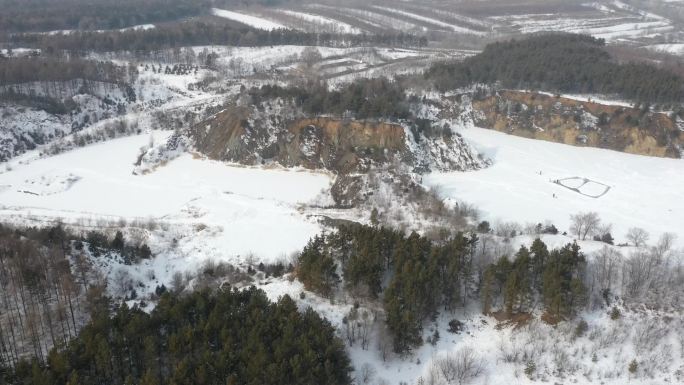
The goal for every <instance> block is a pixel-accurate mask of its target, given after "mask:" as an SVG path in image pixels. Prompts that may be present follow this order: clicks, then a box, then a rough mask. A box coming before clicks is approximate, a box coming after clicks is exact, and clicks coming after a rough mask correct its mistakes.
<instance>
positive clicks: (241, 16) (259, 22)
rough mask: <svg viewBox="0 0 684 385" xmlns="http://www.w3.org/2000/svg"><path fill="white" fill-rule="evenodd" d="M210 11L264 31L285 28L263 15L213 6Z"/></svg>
mask: <svg viewBox="0 0 684 385" xmlns="http://www.w3.org/2000/svg"><path fill="white" fill-rule="evenodd" d="M212 13H213V14H214V15H215V16H218V17H223V18H225V19H230V20H234V21H237V22H239V23H242V24H246V25H248V26H250V27H254V28H256V29H263V30H266V31H271V30H274V29H281V28H287V27H286V26H284V25H283V24H280V23H276V22H274V21H271V20H267V19H264V18H263V17H258V16H253V15H248V14H246V13H239V12H233V11H227V10H225V9H218V8H213V9H212Z"/></svg>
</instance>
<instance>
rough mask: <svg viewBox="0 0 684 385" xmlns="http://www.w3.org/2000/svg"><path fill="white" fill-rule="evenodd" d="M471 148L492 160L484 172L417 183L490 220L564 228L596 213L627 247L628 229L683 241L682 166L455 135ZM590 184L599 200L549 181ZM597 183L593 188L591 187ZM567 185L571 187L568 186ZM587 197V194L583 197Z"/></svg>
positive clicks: (476, 131) (497, 136)
mask: <svg viewBox="0 0 684 385" xmlns="http://www.w3.org/2000/svg"><path fill="white" fill-rule="evenodd" d="M458 132H460V133H461V135H463V137H465V138H466V140H468V141H469V142H470V143H471V144H472V145H473V146H475V148H476V149H478V150H479V151H480V152H481V153H483V154H485V155H486V156H487V157H489V158H490V159H492V161H493V165H492V166H491V167H489V168H486V169H483V170H479V171H474V172H465V173H433V174H431V175H428V176H426V177H425V178H424V183H425V184H426V185H427V186H431V187H435V188H437V189H438V190H439V191H440V194H441V195H442V196H443V197H445V198H448V199H456V200H461V201H465V202H470V203H472V204H474V205H476V206H477V207H479V208H480V209H481V210H482V212H483V214H484V216H485V217H486V218H487V219H488V220H490V221H492V222H496V221H497V220H501V221H517V222H522V224H523V225H524V223H525V222H531V223H539V222H541V223H543V222H544V221H546V220H550V221H551V222H553V223H554V224H555V225H556V227H558V229H560V230H561V231H568V229H569V227H570V215H572V214H576V213H578V212H586V211H595V212H597V213H598V214H599V216H600V217H601V219H602V220H603V221H604V222H606V223H610V224H612V225H613V231H612V234H613V236H614V237H615V238H616V241H617V242H619V243H622V242H626V239H625V235H626V234H627V231H628V229H629V228H630V227H641V228H643V229H646V230H647V231H648V232H650V233H651V235H652V236H653V238H657V237H658V236H660V234H662V233H664V232H674V233H676V234H678V235H679V239H680V242H681V241H682V240H683V239H684V201H682V199H681V197H680V195H679V194H678V193H677V191H682V189H684V174H682V172H681V171H682V169H683V167H684V161H682V160H680V159H663V158H654V157H647V156H640V155H630V154H625V153H620V152H615V151H610V150H602V149H595V148H579V147H574V146H568V145H563V144H557V143H549V142H545V141H538V140H533V139H525V138H520V137H516V136H512V135H507V134H503V133H499V132H496V131H493V130H486V129H482V128H463V129H460V130H458ZM573 177H577V178H580V179H581V180H582V182H583V179H584V178H586V179H589V180H591V181H593V182H592V183H589V184H586V185H584V186H585V187H583V188H586V189H590V188H591V187H592V186H594V185H595V186H597V188H599V187H600V188H599V189H600V190H601V192H603V191H604V190H605V188H604V187H601V186H599V184H598V183H601V184H605V185H607V186H609V187H610V189H609V190H608V191H607V192H606V193H605V194H604V195H602V196H601V197H598V198H594V197H591V196H587V195H597V194H592V193H591V191H588V190H587V191H584V190H583V189H582V188H581V189H579V191H575V190H573V189H571V188H567V187H564V186H563V185H561V184H558V183H554V181H556V180H561V179H564V178H573ZM595 182H598V183H595ZM569 187H573V186H569ZM583 193H584V194H586V195H583Z"/></svg>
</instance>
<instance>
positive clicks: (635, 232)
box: [627, 227, 649, 247]
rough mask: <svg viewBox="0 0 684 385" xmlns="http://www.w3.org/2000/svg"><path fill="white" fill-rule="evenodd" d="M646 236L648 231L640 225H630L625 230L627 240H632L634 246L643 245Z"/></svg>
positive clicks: (647, 236) (646, 238) (646, 239)
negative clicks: (630, 226)
mask: <svg viewBox="0 0 684 385" xmlns="http://www.w3.org/2000/svg"><path fill="white" fill-rule="evenodd" d="M648 238H649V234H648V232H647V231H646V230H644V229H642V228H640V227H632V228H630V229H629V230H628V231H627V240H629V241H630V242H632V244H634V246H636V247H641V246H644V245H645V244H646V242H647V241H648Z"/></svg>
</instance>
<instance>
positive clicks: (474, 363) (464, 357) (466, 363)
mask: <svg viewBox="0 0 684 385" xmlns="http://www.w3.org/2000/svg"><path fill="white" fill-rule="evenodd" d="M432 365H433V366H434V368H435V369H436V373H438V374H439V377H440V378H441V380H442V381H443V383H446V384H449V385H452V384H458V385H465V384H468V383H470V382H471V381H472V380H474V379H475V378H477V376H479V375H480V374H482V371H483V367H482V364H481V362H480V359H479V357H477V355H476V354H475V351H474V350H473V349H472V348H470V347H464V348H462V349H460V350H458V351H457V352H456V353H453V354H447V355H446V356H444V357H441V358H437V359H436V360H434V361H433V363H432ZM431 373H434V372H433V371H431ZM431 377H432V376H431Z"/></svg>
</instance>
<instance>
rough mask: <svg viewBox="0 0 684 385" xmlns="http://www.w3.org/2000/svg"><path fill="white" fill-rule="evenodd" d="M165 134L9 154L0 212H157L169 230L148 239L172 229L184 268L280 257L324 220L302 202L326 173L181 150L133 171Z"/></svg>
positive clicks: (53, 216) (84, 218)
mask: <svg viewBox="0 0 684 385" xmlns="http://www.w3.org/2000/svg"><path fill="white" fill-rule="evenodd" d="M168 135H169V132H153V133H152V134H143V135H138V136H132V137H127V138H120V139H115V140H111V141H107V142H104V143H100V144H95V145H91V146H87V147H84V148H79V149H76V150H73V151H70V152H67V153H64V154H60V155H57V156H53V157H49V158H42V159H38V160H34V161H30V162H27V163H26V164H22V163H19V162H17V161H13V162H11V171H5V172H3V173H1V174H0V186H2V188H1V189H0V218H1V220H2V221H6V222H14V223H23V224H26V223H28V224H31V223H34V224H39V223H46V222H48V221H55V220H62V221H64V223H66V224H72V225H74V226H76V228H83V229H85V230H90V228H87V227H89V226H87V225H88V224H90V223H92V222H98V221H99V222H100V226H102V227H106V224H107V223H109V224H110V225H114V224H116V223H118V222H121V221H123V222H124V223H126V222H128V223H132V222H136V221H137V222H155V223H157V224H158V225H160V226H161V227H164V228H167V229H170V231H167V232H159V233H155V232H152V233H151V234H150V235H149V239H148V242H149V243H150V246H151V247H152V249H153V251H154V252H155V253H162V252H166V251H168V250H162V248H167V247H168V246H169V244H171V243H172V242H170V239H158V238H159V237H166V236H171V237H175V238H176V241H177V242H173V243H174V244H177V246H178V249H177V250H174V251H170V252H168V253H165V254H167V257H165V258H176V257H179V256H189V257H190V258H188V260H179V261H178V262H179V263H180V264H181V266H180V267H179V266H176V268H177V269H178V270H181V271H182V270H184V268H185V267H188V268H190V269H192V270H195V269H196V266H191V265H192V263H195V262H198V261H202V260H203V259H206V258H212V259H214V260H216V261H227V262H232V263H237V262H239V261H240V258H244V257H246V256H247V255H249V254H254V256H255V258H256V260H262V261H266V262H269V261H275V260H280V259H282V258H283V257H284V256H286V255H287V254H289V253H291V252H293V251H296V250H300V249H301V248H302V247H303V246H304V244H305V243H306V242H307V241H308V240H309V238H310V237H311V236H313V235H314V234H316V233H318V232H319V231H320V230H321V227H320V225H319V224H318V223H317V221H316V220H315V219H309V218H306V217H305V215H303V214H301V213H300V212H299V210H298V206H299V204H300V203H305V202H308V201H311V200H313V199H314V198H315V197H317V196H318V195H319V194H320V193H321V192H322V191H325V190H327V189H328V187H329V184H330V178H329V176H327V175H325V174H321V173H312V172H307V171H299V170H281V169H255V168H245V167H239V166H231V165H227V164H225V163H222V162H215V161H211V160H206V159H202V158H199V157H196V156H193V155H190V154H184V155H181V156H180V157H179V158H177V159H175V160H173V161H170V162H168V163H167V164H166V165H164V166H161V167H159V168H157V169H156V171H154V172H151V173H148V174H145V175H134V174H133V170H134V167H135V166H134V163H135V162H136V160H137V158H138V156H139V154H140V149H141V148H142V147H144V146H146V145H148V144H149V142H150V141H151V140H154V141H156V142H159V141H162V140H164V139H165V138H166V137H167V136H168ZM24 158H29V156H28V154H27V156H26V157H24ZM35 222H38V223H35ZM79 226H80V227H79ZM93 227H94V228H95V227H97V226H93ZM238 256H240V257H238ZM155 263H161V264H163V263H166V262H165V261H164V258H161V261H158V262H155ZM188 264H190V266H188Z"/></svg>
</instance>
